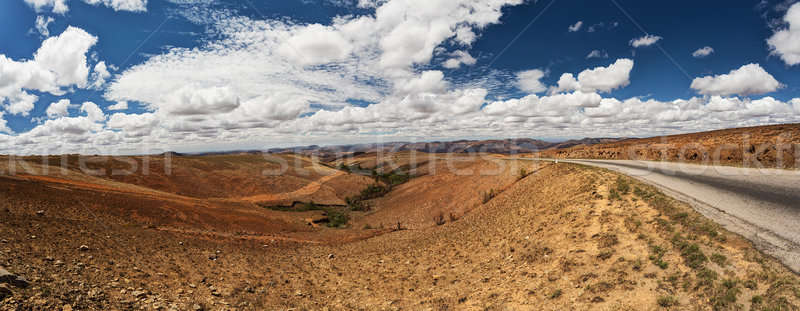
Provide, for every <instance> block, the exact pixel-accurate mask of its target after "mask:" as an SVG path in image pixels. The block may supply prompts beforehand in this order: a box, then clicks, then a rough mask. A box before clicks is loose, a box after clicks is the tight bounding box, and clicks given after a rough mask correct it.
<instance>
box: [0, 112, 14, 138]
mask: <svg viewBox="0 0 800 311" xmlns="http://www.w3.org/2000/svg"><path fill="white" fill-rule="evenodd" d="M0 133H6V134H11V133H13V131H12V130H11V128H9V127H8V121H6V118H5V112H4V111H0ZM5 139H6V138H5V135H0V141H2V142H5Z"/></svg>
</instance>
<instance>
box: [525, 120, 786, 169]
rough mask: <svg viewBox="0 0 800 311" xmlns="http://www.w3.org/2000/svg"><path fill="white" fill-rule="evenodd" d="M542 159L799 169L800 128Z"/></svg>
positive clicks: (662, 140) (558, 152)
mask: <svg viewBox="0 0 800 311" xmlns="http://www.w3.org/2000/svg"><path fill="white" fill-rule="evenodd" d="M539 156H542V157H553V158H570V159H576V158H579V159H616V160H665V161H686V162H693V163H704V164H714V165H733V166H745V167H772V168H800V124H781V125H769V126H759V127H748V128H736V129H725V130H718V131H710V132H702V133H692V134H683V135H672V136H663V137H651V138H642V139H626V140H623V141H619V142H612V143H603V144H596V145H590V146H586V145H579V146H575V147H571V148H567V149H550V150H545V151H542V152H540V153H539Z"/></svg>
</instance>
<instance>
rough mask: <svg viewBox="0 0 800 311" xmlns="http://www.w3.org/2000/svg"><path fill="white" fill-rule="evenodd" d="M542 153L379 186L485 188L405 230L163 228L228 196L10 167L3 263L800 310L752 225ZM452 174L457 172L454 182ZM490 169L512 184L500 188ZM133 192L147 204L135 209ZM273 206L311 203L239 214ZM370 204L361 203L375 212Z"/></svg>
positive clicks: (206, 296)
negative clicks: (157, 195)
mask: <svg viewBox="0 0 800 311" xmlns="http://www.w3.org/2000/svg"><path fill="white" fill-rule="evenodd" d="M462 165H464V166H463V167H462V168H476V167H484V166H489V165H490V164H489V163H483V162H478V163H469V162H465V163H464V164H462ZM530 168H531V169H532V170H531V172H533V174H530V175H528V176H527V177H524V178H521V177H523V176H521V175H517V174H513V175H512V173H511V172H506V173H504V174H505V175H503V174H501V175H500V176H494V177H474V176H473V177H459V176H457V175H447V174H444V173H437V174H433V175H426V176H422V177H417V178H415V179H412V180H411V181H409V182H407V183H404V184H402V185H400V186H398V187H397V188H395V189H393V190H392V192H390V193H389V194H388V195H387V196H385V197H383V198H381V199H378V200H377V201H380V200H389V199H390V198H392V196H396V197H395V201H399V202H407V204H405V205H404V204H401V203H396V204H378V203H380V202H374V203H375V211H373V213H374V214H377V215H380V213H397V215H401V214H402V211H404V210H406V209H416V210H419V211H424V210H430V209H435V208H438V207H440V205H442V206H446V205H447V204H450V206H456V207H457V206H471V205H473V204H474V207H471V208H470V209H469V211H468V212H467V213H465V214H463V215H459V216H457V217H453V218H450V217H446V218H444V219H443V220H444V221H442V222H440V223H439V225H437V224H436V223H432V222H431V220H424V221H420V222H419V226H411V227H410V228H409V227H408V226H404V227H406V228H401V229H403V230H399V231H398V230H396V228H395V229H390V228H388V227H389V226H388V225H387V226H386V227H387V228H386V229H385V230H380V229H374V228H366V227H365V228H361V227H360V225H361V223H358V225H359V226H354V225H351V226H349V227H348V228H347V229H332V228H314V229H315V230H311V229H308V231H306V232H305V233H303V231H297V232H295V233H294V234H293V235H286V236H282V238H276V237H273V236H271V235H270V234H266V233H258V232H252V233H250V234H247V235H245V234H235V233H233V234H219V233H221V232H226V231H225V230H229V229H226V228H227V227H225V226H221V227H217V228H216V229H213V230H210V229H206V230H201V231H189V230H183V231H181V230H159V227H154V226H149V225H146V224H144V225H143V222H142V220H141V219H142V218H139V217H131V215H136V213H147V212H152V213H157V214H158V213H161V214H160V215H159V216H158V217H155V218H159V217H166V218H170V217H172V218H174V219H182V220H183V221H185V222H186V223H187V224H193V225H196V226H197V227H198V228H202V227H203V224H204V222H202V221H200V222H197V223H196V224H194V223H192V222H191V221H190V220H192V219H200V220H202V219H203V218H201V217H198V216H197V215H199V213H200V212H199V211H203V210H206V211H212V210H213V208H212V207H210V206H187V208H186V210H185V211H182V212H180V213H176V212H175V211H174V210H164V209H162V207H163V206H166V205H169V204H167V203H163V202H161V203H155V202H154V203H152V204H143V203H142V202H145V201H142V198H141V197H137V196H134V197H130V198H129V200H128V199H126V200H120V199H118V198H119V197H125V196H124V195H120V194H117V193H110V192H109V193H105V192H97V190H93V189H82V188H81V189H79V188H73V187H71V186H69V185H63V184H53V183H44V182H41V181H35V180H27V179H12V178H2V179H0V182H2V183H3V187H0V189H3V191H2V192H1V193H0V195H2V200H0V202H2V203H0V204H2V205H1V206H0V214H1V215H0V216H2V219H3V221H1V222H0V238H2V241H0V242H2V244H0V250H1V251H2V255H3V257H2V262H0V264H2V266H4V267H6V268H7V269H8V270H9V271H10V272H12V273H16V274H18V275H19V276H22V277H25V278H27V280H28V281H29V282H30V285H29V286H28V287H26V288H17V287H11V288H10V291H11V292H12V294H11V295H10V296H9V297H6V298H5V300H3V304H2V305H0V309H2V310H16V309H28V308H32V309H46V310H50V309H58V308H63V309H78V310H81V309H97V310H101V309H121V310H127V309H157V308H164V309H176V310H187V309H189V310H192V309H195V310H198V309H205V310H240V309H245V310H264V309H268V310H272V309H278V310H284V309H324V308H327V309H332V310H353V309H361V310H376V309H377V310H398V309H411V310H417V309H432V310H450V309H468V310H486V309H498V310H507V309H528V310H564V309H577V310H587V309H607V310H657V309H674V310H686V309H690V310H695V309H696V310H737V309H744V310H747V309H751V308H752V309H757V310H759V309H765V310H766V309H768V308H772V310H774V309H776V308H778V309H780V310H797V309H798V307H797V306H800V283H798V280H797V277H796V276H795V275H793V274H792V273H790V272H788V270H787V269H785V268H784V267H782V266H781V265H779V264H778V263H776V262H775V261H774V260H772V259H770V258H767V257H765V256H763V255H761V254H760V253H759V252H757V251H756V250H755V249H754V248H753V247H752V246H751V245H750V244H749V243H748V242H746V241H745V240H743V239H742V238H740V237H738V236H736V235H734V234H731V233H729V232H726V231H725V230H723V229H721V228H719V227H718V226H716V225H714V224H712V223H710V222H709V221H708V220H706V219H704V218H703V217H701V216H699V215H698V214H696V213H695V212H693V211H692V210H691V209H690V208H689V207H687V206H685V205H683V204H681V203H678V202H675V201H673V200H671V199H669V198H666V197H664V196H663V195H662V194H660V193H658V192H657V191H655V190H654V189H652V188H650V187H648V186H645V185H641V184H638V183H636V182H634V181H632V180H629V179H626V178H624V177H620V176H618V175H616V174H613V173H610V172H607V171H602V170H597V169H591V168H585V167H580V166H575V165H569V164H558V165H547V166H544V165H542V166H536V167H534V166H532V167H530ZM426 177H427V178H429V179H428V180H426V179H423V178H426ZM460 178H465V179H463V181H461V179H460ZM470 178H472V179H473V180H472V181H471V180H470ZM459 181H461V182H459ZM415 183H424V184H415ZM494 183H497V184H494ZM437 185H438V186H439V187H440V189H445V190H441V192H437V191H439V190H438V189H436V186H437ZM472 185H477V186H472ZM500 186H502V187H500ZM432 187H433V188H432ZM459 187H461V188H465V189H467V188H470V187H477V188H476V191H469V190H465V189H459ZM480 187H484V188H486V187H497V188H496V189H497V190H496V191H495V192H494V193H493V195H491V196H483V195H482V194H481V193H480V190H479V189H482V188H480ZM447 190H449V193H451V196H450V197H448V199H447V200H444V201H443V202H439V201H435V198H436V197H437V196H440V195H445V194H447V193H448V191H447ZM395 191H397V192H396V193H395ZM125 195H128V194H125ZM476 195H477V196H478V198H476V197H475V196H476ZM417 197H418V198H419V199H415V198H417ZM402 198H407V199H406V200H403V199H402ZM91 199H94V200H91ZM153 200H154V201H157V200H156V199H153ZM424 201H433V203H430V204H427V205H426V204H425V202H424ZM71 202H72V203H71ZM76 202H77V204H76ZM125 202H127V203H125ZM125 204H129V205H130V206H131V207H126V206H127V205H125ZM134 205H140V206H145V207H140V208H138V209H136V212H130V211H129V209H132V208H134V207H133V206H134ZM159 206H161V207H159ZM126 211H127V212H126ZM392 211H396V212H392ZM265 212H269V213H276V215H289V216H287V217H290V218H291V217H294V214H292V213H297V212H280V211H273V210H268V209H263V208H257V207H252V206H242V207H240V209H239V212H237V213H238V215H240V216H237V217H239V218H237V219H236V220H235V221H234V220H231V221H229V222H226V226H230V227H233V226H245V225H244V224H240V223H239V222H240V221H241V222H245V223H247V222H248V221H250V222H252V228H251V229H253V228H256V227H258V223H259V222H260V220H258V219H261V218H259V217H260V216H259V213H265ZM131 213H133V214H131ZM228 213H231V211H228V210H226V211H225V213H223V214H228ZM223 214H219V213H215V214H214V216H213V217H220V216H221V215H223ZM176 215H177V216H176ZM245 215H247V216H245ZM434 216H435V215H434ZM231 217H233V216H231ZM374 217H383V216H374ZM422 218H425V217H420V219H422ZM212 219H213V218H212ZM221 219H222V218H221ZM359 219H360V220H359ZM359 219H356V220H354V221H356V222H358V221H362V220H365V219H369V216H368V215H367V216H364V218H359ZM387 219H388V218H387ZM204 221H207V220H204ZM424 222H431V223H429V224H428V225H423V224H424ZM287 228H288V227H287ZM237 230H238V229H237ZM287 230H289V229H287ZM358 232H364V233H365V236H374V237H372V238H369V239H363V238H362V239H353V240H351V242H346V243H342V242H341V241H343V240H339V242H332V241H327V240H325V239H316V240H315V241H316V242H309V241H310V240H313V239H299V238H297V237H303V236H312V237H313V236H324V235H343V234H350V235H357V234H358ZM366 233H370V234H369V235H367V234H366ZM289 237H292V238H289ZM83 246H85V247H83ZM67 306H69V307H67Z"/></svg>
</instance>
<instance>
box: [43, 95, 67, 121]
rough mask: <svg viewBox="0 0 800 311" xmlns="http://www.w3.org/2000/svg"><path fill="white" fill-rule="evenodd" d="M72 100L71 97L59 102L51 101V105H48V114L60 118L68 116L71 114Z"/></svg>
mask: <svg viewBox="0 0 800 311" xmlns="http://www.w3.org/2000/svg"><path fill="white" fill-rule="evenodd" d="M70 106H71V105H70V100H69V99H62V100H59V101H57V102H54V103H51V104H50V106H48V107H47V111H45V113H46V114H47V117H48V118H51V119H53V118H59V117H66V116H69V108H70Z"/></svg>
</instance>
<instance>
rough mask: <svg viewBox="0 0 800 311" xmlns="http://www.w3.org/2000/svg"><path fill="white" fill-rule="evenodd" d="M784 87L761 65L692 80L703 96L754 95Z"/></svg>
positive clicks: (747, 66) (751, 65) (693, 86)
mask: <svg viewBox="0 0 800 311" xmlns="http://www.w3.org/2000/svg"><path fill="white" fill-rule="evenodd" d="M782 87H783V85H782V84H781V83H780V82H778V80H775V78H774V77H773V76H772V75H771V74H769V73H768V72H767V71H766V70H764V68H761V65H759V64H747V65H744V66H742V67H740V68H739V69H735V70H731V72H730V73H727V74H721V75H716V76H705V77H701V78H695V79H694V80H692V85H691V88H692V89H694V90H696V91H697V92H698V93H700V94H703V95H722V96H728V95H741V96H747V95H754V94H764V93H770V92H774V91H777V90H778V89H779V88H782Z"/></svg>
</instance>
